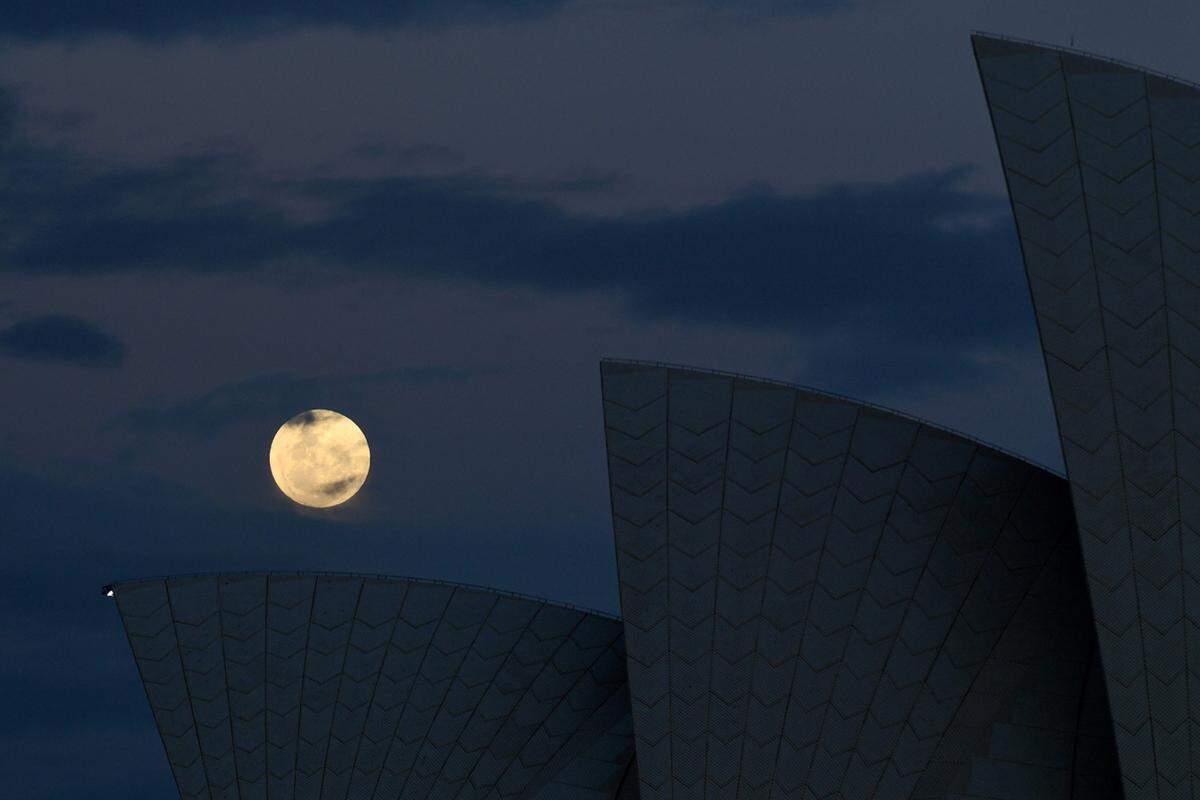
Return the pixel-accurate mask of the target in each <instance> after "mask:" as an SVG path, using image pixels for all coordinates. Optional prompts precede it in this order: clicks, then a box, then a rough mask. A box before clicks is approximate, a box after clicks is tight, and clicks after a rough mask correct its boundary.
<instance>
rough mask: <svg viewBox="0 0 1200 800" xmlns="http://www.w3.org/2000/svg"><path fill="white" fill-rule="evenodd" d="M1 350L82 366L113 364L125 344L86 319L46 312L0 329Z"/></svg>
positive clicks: (122, 354)
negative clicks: (43, 314)
mask: <svg viewBox="0 0 1200 800" xmlns="http://www.w3.org/2000/svg"><path fill="white" fill-rule="evenodd" d="M0 352H3V353H4V354H5V355H7V356H10V357H12V358H20V359H24V360H27V361H61V362H67V363H70V364H78V365H81V366H85V367H115V366H118V365H119V364H120V363H121V362H122V361H123V360H124V359H125V345H124V344H123V343H122V342H121V341H120V340H119V339H116V338H115V337H113V336H111V335H110V334H108V333H105V332H104V331H103V330H101V329H100V328H98V327H97V326H96V325H94V324H92V323H91V322H88V321H87V320H85V319H80V318H78V317H72V316H68V315H66V314H47V315H45V316H41V317H33V318H31V319H27V320H22V321H21V322H18V323H16V324H15V325H12V326H10V327H9V328H6V329H5V330H3V331H0Z"/></svg>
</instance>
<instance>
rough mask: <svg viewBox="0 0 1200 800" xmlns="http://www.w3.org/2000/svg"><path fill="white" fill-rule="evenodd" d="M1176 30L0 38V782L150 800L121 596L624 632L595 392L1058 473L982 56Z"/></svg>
mask: <svg viewBox="0 0 1200 800" xmlns="http://www.w3.org/2000/svg"><path fill="white" fill-rule="evenodd" d="M997 6H1003V7H1002V8H999V7H997ZM333 9H336V10H333ZM1198 22H1200V11H1196V10H1194V9H1192V7H1191V6H1188V5H1185V4H1183V3H1178V2H1173V3H1168V2H1152V3H1148V4H1140V5H1138V6H1137V7H1136V8H1133V7H1132V6H1131V5H1130V4H1127V3H1116V2H1102V3H1092V2H1089V3H1083V2H1069V3H1068V2H1063V3H1058V4H1055V7H1054V9H1053V10H1050V11H1047V9H1046V8H1045V4H1042V3H1033V2H1014V3H1005V4H994V3H986V2H984V1H983V0H974V1H971V0H969V1H968V2H953V3H951V2H948V1H947V2H932V3H921V4H911V3H900V2H897V1H896V0H860V1H859V2H840V1H839V0H813V2H805V1H804V0H795V1H794V2H789V1H788V0H751V2H748V3H732V2H729V3H726V2H713V1H712V0H694V1H693V0H671V1H670V2H663V3H641V2H615V3H613V2H599V1H597V2H559V1H558V0H535V2H529V3H510V4H504V5H498V4H495V3H484V2H476V0H445V2H435V0H420V1H419V2H407V3H377V2H365V1H364V2H347V3H338V4H327V3H296V2H275V0H263V1H260V2H249V3H247V2H242V3H217V4H206V5H204V6H203V9H200V7H199V5H198V4H186V3H154V4H131V3H90V4H78V3H69V4H67V3H47V4H24V8H23V9H19V10H16V11H14V12H12V13H9V12H8V10H7V9H6V12H5V13H4V14H3V15H0V375H2V376H3V381H2V383H0V389H2V390H3V395H2V396H3V397H4V398H5V405H4V408H5V409H6V410H7V411H8V413H7V414H5V415H4V421H3V422H0V500H3V511H0V536H3V539H4V542H5V544H6V545H7V547H6V550H5V552H6V555H7V558H6V559H5V560H4V563H3V564H2V565H0V570H3V573H4V574H3V579H4V580H3V583H2V584H0V596H2V599H3V600H4V602H5V603H6V605H7V607H8V609H9V613H7V614H6V615H5V616H4V622H3V627H2V628H0V703H2V704H3V707H4V708H5V714H4V715H2V716H0V786H4V787H5V791H6V792H9V793H12V794H14V796H21V797H25V798H31V800H43V799H45V798H68V797H69V798H78V797H89V798H90V797H95V798H122V800H125V798H129V797H131V796H132V797H141V798H162V799H163V800H166V798H170V797H172V796H173V795H174V789H173V786H172V783H171V779H170V774H169V772H168V769H167V765H166V763H165V760H164V759H163V757H162V752H161V746H160V745H159V744H158V741H157V737H156V734H155V732H154V727H153V723H152V721H151V718H150V713H149V710H148V709H147V707H146V703H145V699H144V697H143V695H142V692H141V688H140V686H139V684H138V681H137V677H136V673H135V671H134V667H133V663H132V660H131V659H130V657H129V655H128V651H127V647H126V644H125V642H124V639H123V634H122V632H121V628H120V624H119V620H118V619H117V616H116V614H115V611H114V609H112V608H111V607H110V605H109V604H108V602H106V601H105V599H104V598H103V597H101V595H100V591H99V589H100V586H101V585H103V584H104V583H105V582H107V581H109V580H112V579H117V578H128V577H141V576H144V575H150V574H168V573H181V572H193V571H203V570H220V569H262V568H275V569H328V570H352V571H368V572H387V573H395V574H406V575H417V576H422V577H431V578H443V579H448V580H459V581H468V582H475V583H482V584H488V585H493V586H497V587H499V588H503V589H510V590H516V591H522V592H527V593H531V594H536V595H542V596H548V597H552V598H555V599H560V600H564V601H568V602H573V603H578V604H582V605H585V606H591V607H596V608H601V609H604V610H610V611H615V610H616V588H615V569H614V564H613V555H612V540H611V530H610V522H609V519H608V517H607V513H608V508H609V504H608V497H607V486H606V482H605V466H604V454H603V438H602V430H601V409H600V403H599V373H598V366H597V361H598V359H599V358H600V357H601V356H605V355H607V356H614V357H632V358H644V359H653V360H666V361H673V362H680V363H687V364H694V365H698V366H705V367H714V368H721V369H729V370H735V371H739V372H745V373H751V374H759V375H763V376H767V377H773V378H779V379H783V380H790V381H795V382H799V383H803V384H807V385H811V386H815V387H819V388H825V389H830V390H834V391H839V392H842V393H846V394H851V395H854V396H857V397H861V398H863V399H867V400H871V401H875V402H879V403H883V404H886V405H890V406H893V407H896V408H900V409H902V410H904V411H908V412H911V413H914V414H918V415H920V416H924V417H927V418H930V419H932V420H934V421H937V422H939V423H942V424H945V425H948V426H952V427H955V428H958V429H960V430H964V431H966V432H968V433H971V434H974V435H977V436H979V437H982V438H984V439H986V440H989V441H992V442H995V443H997V444H1000V445H1002V446H1006V447H1008V448H1011V449H1013V450H1016V451H1018V452H1020V453H1024V454H1026V455H1028V456H1030V457H1032V458H1033V459H1035V460H1038V461H1042V462H1045V463H1049V464H1051V465H1052V466H1057V465H1058V463H1059V455H1058V452H1057V442H1056V438H1055V436H1054V433H1053V431H1054V423H1053V418H1052V415H1051V409H1050V403H1049V398H1048V394H1047V390H1046V384H1045V376H1044V372H1043V367H1042V362H1041V357H1040V355H1039V353H1038V350H1037V345H1036V339H1035V335H1036V334H1035V331H1034V329H1033V317H1032V310H1031V308H1030V304H1029V299H1028V293H1027V289H1026V285H1025V279H1024V275H1023V272H1022V269H1021V265H1020V261H1019V254H1018V252H1017V245H1016V239H1015V235H1014V232H1013V225H1012V221H1011V218H1010V214H1009V208H1008V201H1007V198H1006V197H1005V196H1004V192H1003V185H1002V182H1001V179H1000V172H999V163H998V158H997V156H996V153H995V144H994V141H993V138H992V133H991V130H990V126H989V124H988V120H987V116H986V111H985V109H984V106H983V100H982V95H981V92H980V89H979V86H978V78H977V75H976V72H975V67H974V63H973V61H972V58H971V51H970V43H969V40H968V34H969V31H970V30H971V29H973V28H978V29H983V30H991V31H998V32H1005V33H1012V34H1014V35H1020V36H1025V37H1030V38H1035V39H1040V40H1044V41H1049V42H1052V43H1057V44H1069V43H1070V41H1071V39H1072V37H1074V41H1075V44H1076V45H1077V46H1080V47H1083V48H1086V49H1089V50H1093V51H1097V52H1101V53H1104V54H1108V55H1112V56H1116V57H1121V58H1125V59H1128V60H1132V61H1135V62H1138V63H1142V64H1146V65H1147V66H1151V67H1155V68H1158V69H1162V70H1165V71H1168V72H1173V73H1176V74H1179V75H1181V76H1184V77H1192V78H1196V77H1200V54H1198V53H1197V52H1196V51H1195V47H1194V36H1192V32H1194V31H1195V30H1196V29H1197V23H1198ZM312 407H327V408H334V409H337V410H339V411H342V412H343V413H346V414H348V415H349V416H351V417H352V418H354V419H355V420H356V421H357V422H358V423H359V424H360V425H361V426H362V428H363V429H364V430H365V431H366V433H367V436H368V438H369V439H370V442H371V447H372V453H373V462H372V472H371V476H370V478H369V480H368V482H367V485H366V486H365V488H364V489H363V491H362V492H361V493H360V494H359V495H358V496H357V497H356V498H355V499H354V500H353V501H351V502H350V503H349V504H347V505H346V506H344V507H340V508H337V509H334V510H330V511H324V512H313V511H303V510H301V509H300V508H298V507H297V506H294V505H292V504H291V503H290V502H289V501H286V500H285V499H284V498H283V497H282V496H281V495H280V494H279V492H278V491H277V490H276V489H275V487H274V485H273V484H272V482H271V479H270V475H269V471H268V468H267V459H266V449H267V446H268V444H269V442H270V438H271V436H272V435H273V433H274V431H275V429H276V428H277V427H278V425H280V424H281V423H282V422H283V421H284V420H286V419H287V418H289V417H290V416H292V415H293V414H295V413H297V412H298V411H301V410H304V409H307V408H312Z"/></svg>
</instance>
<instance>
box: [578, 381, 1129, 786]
mask: <svg viewBox="0 0 1200 800" xmlns="http://www.w3.org/2000/svg"><path fill="white" fill-rule="evenodd" d="M601 369H602V379H603V395H604V413H605V430H606V437H607V444H608V457H609V458H608V460H609V473H610V484H611V487H610V488H611V492H612V506H613V523H614V530H615V535H616V543H617V564H618V569H619V578H620V592H621V608H622V614H623V617H624V620H625V634H626V646H627V648H628V661H629V683H630V695H631V703H632V708H633V719H634V729H635V741H636V746H637V763H638V772H639V778H640V787H641V796H642V798H643V800H660V799H665V798H671V799H672V800H683V798H689V800H690V798H706V800H707V798H731V799H732V798H854V799H856V800H857V799H860V798H861V799H863V800H865V799H866V798H879V799H882V798H926V797H928V798H947V797H959V798H962V797H979V798H984V797H988V798H1022V799H1023V800H1031V799H1033V800H1037V799H1040V798H1104V797H1119V795H1120V788H1119V781H1118V780H1117V778H1116V775H1115V772H1114V764H1113V762H1114V760H1115V759H1114V756H1113V747H1112V738H1111V723H1110V721H1109V717H1108V709H1107V706H1106V697H1105V694H1104V691H1103V688H1102V685H1101V683H1100V680H1099V670H1098V663H1097V661H1096V659H1095V651H1096V647H1095V637H1094V634H1093V632H1092V629H1091V624H1090V609H1089V607H1088V601H1087V593H1086V588H1085V585H1084V581H1083V577H1082V570H1081V567H1080V563H1079V562H1080V557H1079V552H1078V549H1077V540H1076V537H1075V533H1074V526H1073V520H1072V516H1071V506H1070V499H1069V497H1068V494H1067V486H1066V483H1065V481H1063V480H1062V479H1061V478H1058V477H1057V476H1054V475H1052V474H1050V473H1048V472H1046V471H1045V470H1043V469H1041V468H1038V467H1036V466H1033V465H1031V464H1029V463H1027V462H1025V461H1022V460H1020V459H1018V458H1015V457H1012V456H1009V455H1005V454H1003V453H1000V452H998V451H996V450H994V449H992V448H989V447H987V446H984V445H981V444H979V443H976V442H973V441H970V440H968V439H966V438H963V437H962V436H959V435H956V434H952V433H948V432H946V431H942V430H939V429H937V428H935V427H932V426H930V425H927V424H924V423H922V422H920V421H917V420H913V419H909V418H905V417H903V416H900V415H898V414H895V413H891V412H887V411H884V410H881V409H876V408H872V407H867V406H864V405H861V404H857V403H854V402H852V401H848V400H844V399H840V398H833V397H829V396H826V395H821V394H818V393H815V392H810V391H806V390H800V389H796V388H794V387H789V386H785V385H780V384H774V383H767V382H761V381H755V380H752V379H746V378H742V377H737V376H730V375H724V374H716V373H711V372H704V371H698V370H689V369H683V368H671V367H665V366H660V365H652V364H640V363H634V362H619V361H606V362H604V363H603V364H602V367H601Z"/></svg>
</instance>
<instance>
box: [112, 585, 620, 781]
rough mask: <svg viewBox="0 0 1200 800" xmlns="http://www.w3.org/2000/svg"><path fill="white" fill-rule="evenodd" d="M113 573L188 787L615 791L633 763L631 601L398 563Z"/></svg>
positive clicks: (175, 766) (142, 669) (154, 705)
mask: <svg viewBox="0 0 1200 800" xmlns="http://www.w3.org/2000/svg"><path fill="white" fill-rule="evenodd" d="M111 588H112V590H113V592H114V597H115V600H116V603H117V607H118V609H119V611H120V615H121V619H122V621H123V622H124V625H125V629H126V632H127V634H128V638H129V644H130V647H131V648H132V650H133V655H134V658H135V661H136V663H137V667H138V670H139V673H140V675H141V678H142V681H143V683H144V685H145V688H146V695H147V698H148V699H149V701H150V707H151V709H152V710H153V713H154V720H155V723H156V724H157V726H158V730H159V733H160V734H161V736H162V740H163V745H164V747H165V748H166V753H167V757H168V760H169V761H170V764H171V769H172V771H173V773H174V776H175V781H176V785H177V787H178V789H179V794H180V797H181V798H183V800H193V799H195V800H199V798H204V799H205V800H232V799H233V798H239V799H242V800H250V799H251V798H262V799H263V800H266V799H267V798H269V799H270V800H280V798H287V799H288V800H293V799H295V800H300V798H310V799H311V800H333V799H336V800H367V799H368V798H387V800H396V799H397V798H438V799H439V800H445V799H446V798H462V799H463V800H469V799H473V798H489V800H508V798H513V799H514V800H516V799H517V798H541V799H542V800H560V799H561V800H566V799H567V798H571V799H572V800H604V799H605V798H612V797H615V796H616V792H617V790H618V788H619V787H620V786H621V783H622V781H623V780H624V779H625V778H626V775H627V773H628V771H629V767H630V761H631V760H632V757H633V742H632V720H631V717H630V710H629V701H628V690H627V685H626V674H625V649H624V641H623V631H622V626H621V623H620V622H619V621H618V620H615V619H611V618H607V617H603V616H600V615H597V614H590V613H587V612H583V611H579V610H576V609H572V608H567V607H565V606H559V605H555V604H552V603H546V602H542V601H537V600H532V599H528V598H523V597H516V596H512V595H507V594H500V593H496V592H491V591H487V590H484V589H478V588H473V587H463V586H454V585H449V584H441V583H432V582H423V581H415V580H407V579H393V578H385V577H364V576H349V575H312V574H236V575H234V574H231V575H212V576H205V577H188V578H172V579H166V580H149V581H134V582H128V583H120V584H116V585H114V586H113V587H111Z"/></svg>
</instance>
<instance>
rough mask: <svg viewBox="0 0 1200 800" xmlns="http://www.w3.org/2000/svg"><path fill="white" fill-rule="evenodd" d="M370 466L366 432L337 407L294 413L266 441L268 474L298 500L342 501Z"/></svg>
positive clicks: (317, 505)
mask: <svg viewBox="0 0 1200 800" xmlns="http://www.w3.org/2000/svg"><path fill="white" fill-rule="evenodd" d="M370 469H371V449H370V448H369V447H367V437H366V436H364V435H363V432H362V430H361V429H360V428H359V427H358V426H357V425H355V424H354V421H353V420H351V419H350V418H349V417H346V416H344V415H342V414H339V413H337V412H336V411H328V410H326V409H323V408H314V409H313V410H312V411H305V412H303V413H300V414H297V415H296V416H294V417H292V418H291V419H289V420H288V421H287V422H285V423H283V425H282V426H281V427H280V428H279V430H278V431H276V432H275V438H274V439H273V440H272V441H271V475H272V476H273V477H274V478H275V483H277V484H279V488H280V490H281V491H282V492H283V493H284V494H286V495H287V496H288V497H290V498H292V499H293V500H295V501H296V502H297V503H300V504H301V505H305V506H312V507H313V508H329V507H330V506H336V505H338V504H339V503H344V502H346V501H347V500H349V499H350V498H351V497H353V496H354V495H355V493H356V492H357V491H358V490H359V489H360V488H362V485H363V482H364V481H365V480H366V479H367V472H368V471H370Z"/></svg>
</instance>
